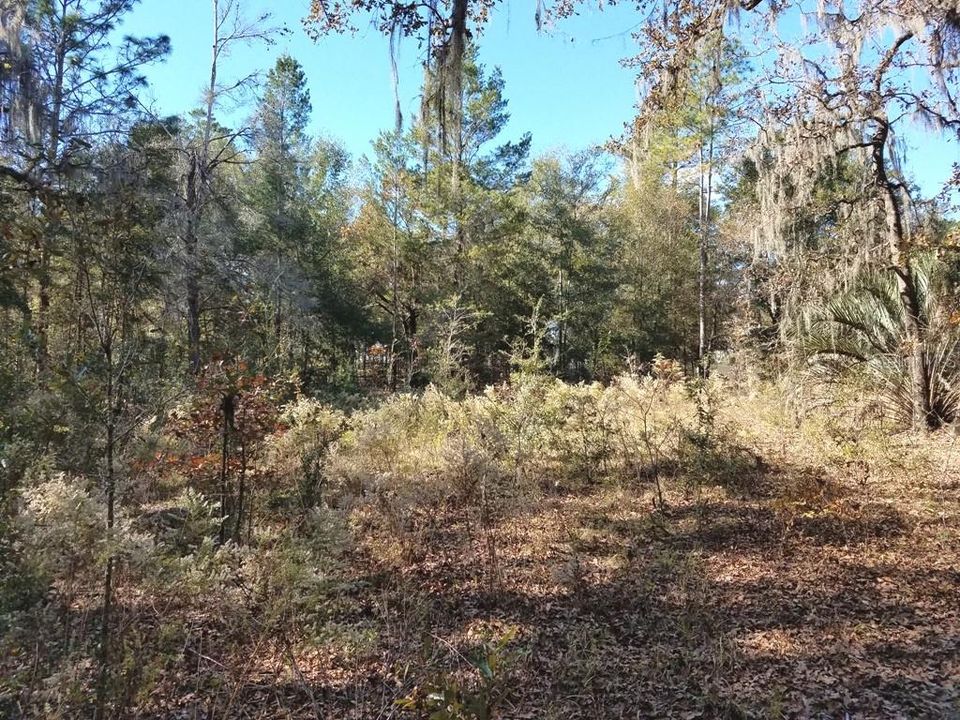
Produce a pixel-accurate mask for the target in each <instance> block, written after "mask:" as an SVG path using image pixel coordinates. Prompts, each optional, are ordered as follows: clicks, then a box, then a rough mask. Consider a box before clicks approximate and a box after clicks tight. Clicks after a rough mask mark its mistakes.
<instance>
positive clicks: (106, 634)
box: [95, 331, 116, 719]
mask: <svg viewBox="0 0 960 720" xmlns="http://www.w3.org/2000/svg"><path fill="white" fill-rule="evenodd" d="M108 332H109V331H108ZM104 354H105V355H106V360H107V445H106V449H105V456H106V457H105V460H106V468H105V474H106V488H105V490H106V496H107V541H108V542H110V543H112V542H113V528H114V512H115V504H116V477H115V474H114V445H115V442H116V407H115V404H116V403H115V399H114V395H115V392H114V381H113V372H114V368H113V348H112V341H110V340H108V341H107V345H106V347H105V348H104ZM113 566H114V557H113V553H112V552H111V553H110V555H109V556H108V557H107V567H106V570H105V571H104V577H103V609H102V614H101V619H100V680H99V682H98V686H97V707H96V715H95V717H96V718H98V719H100V718H104V717H105V714H106V703H107V691H108V682H109V679H110V620H111V613H112V610H113Z"/></svg>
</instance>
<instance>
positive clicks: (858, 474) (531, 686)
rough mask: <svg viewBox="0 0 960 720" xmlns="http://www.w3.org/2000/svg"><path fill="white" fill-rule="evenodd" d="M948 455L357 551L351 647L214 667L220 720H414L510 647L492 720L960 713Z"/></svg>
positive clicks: (369, 541)
mask: <svg viewBox="0 0 960 720" xmlns="http://www.w3.org/2000/svg"><path fill="white" fill-rule="evenodd" d="M938 442H939V443H940V445H941V447H940V452H939V454H938V457H939V458H940V459H941V460H942V461H943V465H942V466H941V467H940V468H939V469H936V468H933V467H931V468H929V470H928V472H926V473H920V474H900V473H899V472H897V471H896V468H894V472H892V473H878V476H875V475H874V474H873V473H872V472H871V470H870V468H869V467H868V466H866V465H865V463H862V462H851V463H849V464H848V465H847V466H846V467H845V468H844V469H841V471H839V472H826V471H825V470H824V469H822V468H817V467H809V466H806V465H804V464H802V463H799V462H798V458H791V457H789V456H784V455H783V453H782V452H779V451H777V450H775V449H773V448H770V447H767V448H756V449H755V452H756V451H757V450H763V451H764V454H763V455H759V454H758V455H756V456H755V458H756V460H755V464H754V469H753V472H752V473H750V474H749V476H748V477H740V478H739V482H738V483H737V484H736V487H731V486H726V487H725V486H723V485H705V486H702V487H699V488H695V489H691V488H676V487H674V488H669V487H668V489H667V491H666V497H665V505H664V508H663V510H662V512H661V511H660V510H658V509H655V508H654V491H653V488H652V487H647V488H644V489H640V490H624V489H599V490H596V491H592V492H587V493H583V494H576V495H557V496H553V497H548V498H547V499H545V500H543V501H542V502H540V503H538V504H537V505H536V506H535V507H534V508H532V509H527V510H526V511H524V512H521V513H519V514H517V515H514V516H511V517H505V518H503V519H501V520H500V521H499V522H498V523H497V524H496V526H495V527H494V528H493V529H492V531H491V532H489V533H481V532H479V531H478V530H477V529H476V528H475V527H470V523H469V522H468V521H467V519H465V518H464V517H458V516H457V515H456V514H454V513H447V514H444V513H440V514H437V515H434V516H433V517H432V518H431V521H432V526H433V528H434V529H435V531H434V532H432V533H431V535H430V538H431V539H430V542H429V544H427V545H421V546H418V547H414V548H403V549H401V554H400V556H398V555H397V549H396V548H391V547H385V546H381V545H378V541H377V540H376V539H375V538H372V537H367V538H363V537H361V539H360V542H359V544H358V545H357V546H356V548H355V551H354V553H353V555H352V556H351V558H350V562H349V563H348V566H349V567H351V568H352V577H351V578H350V581H349V583H348V584H347V585H346V587H348V588H349V589H348V590H346V591H345V597H344V600H345V601H344V602H343V604H342V611H341V616H340V617H338V618H337V619H336V621H335V624H334V626H335V627H336V628H339V632H340V633H341V635H342V637H341V639H340V640H338V641H336V642H331V643H329V644H328V645H327V649H326V650H323V651H321V650H316V649H314V650H311V651H304V652H302V653H301V652H299V651H296V652H297V655H298V656H297V658H296V662H295V663H294V662H292V661H291V660H292V655H291V653H290V652H289V651H288V650H285V649H284V648H282V647H277V646H276V645H277V644H276V643H273V642H272V640H271V639H261V642H260V647H257V646H248V647H246V648H240V649H238V650H239V654H238V655H237V656H236V657H235V659H234V663H233V664H231V665H232V667H231V669H230V670H229V671H228V672H223V670H225V668H222V669H219V668H217V667H215V666H214V663H213V662H212V661H210V662H209V663H207V666H206V671H207V672H212V673H214V674H216V675H218V676H219V677H221V678H222V680H223V682H224V683H226V685H227V686H228V687H230V688H231V689H230V692H229V696H230V704H229V708H230V710H229V711H227V707H226V706H224V705H221V706H220V712H217V711H216V710H214V711H213V712H211V713H210V715H209V716H210V717H213V716H217V717H228V716H231V717H287V716H290V717H301V716H302V717H315V716H317V715H319V716H320V717H329V718H335V717H343V718H387V717H401V716H409V715H408V714H407V712H406V711H400V710H398V707H399V704H398V701H399V700H401V699H402V698H408V701H409V702H410V703H411V704H413V701H414V700H416V699H417V698H418V697H420V698H423V697H425V696H426V694H427V691H428V690H431V689H432V690H434V691H436V690H439V691H443V690H444V689H446V690H447V691H448V693H449V692H450V689H451V688H453V689H454V691H456V690H458V689H460V688H463V689H466V688H469V687H476V686H477V685H478V682H479V683H481V686H482V681H483V675H482V673H481V672H478V671H477V667H479V665H478V664H477V662H476V660H475V658H476V655H471V654H470V652H471V651H470V650H468V649H469V648H472V649H473V651H474V653H475V652H476V649H477V648H478V647H482V643H483V642H484V641H485V640H487V641H488V647H489V640H490V639H494V640H495V639H496V638H497V637H500V636H503V635H504V634H507V637H508V638H512V639H511V640H510V642H509V643H508V644H506V645H505V646H504V649H503V650H500V651H497V650H493V651H491V654H492V655H494V656H495V657H491V656H490V655H487V656H483V655H481V657H484V658H486V659H487V660H489V661H490V664H492V663H493V661H496V662H497V663H498V665H499V666H498V667H497V668H496V670H497V673H498V677H496V678H495V679H494V680H493V681H491V682H490V683H488V685H487V690H486V691H485V692H486V693H487V694H488V695H489V697H486V696H484V702H489V705H491V706H495V707H496V717H502V718H545V719H546V718H567V719H572V718H683V719H684V720H690V719H692V718H742V717H767V718H781V717H783V718H786V717H791V718H793V717H809V718H920V717H924V718H951V717H954V718H955V717H960V564H958V563H960V557H958V548H960V503H958V493H960V463H958V462H956V461H957V460H960V458H958V457H956V456H955V454H954V452H955V451H954V442H955V441H954V439H952V438H949V439H947V438H943V439H941V440H940V441H938ZM901 471H902V472H905V473H907V472H910V471H909V469H907V468H901ZM351 628H352V629H353V631H352V632H351V631H350V629H351ZM361 630H363V631H364V632H360V631H361ZM367 631H369V632H367ZM358 634H359V636H360V639H358V641H357V642H355V643H352V644H351V643H350V642H345V639H346V640H347V641H348V640H349V639H350V638H351V637H357V636H358ZM371 638H373V639H372V640H371ZM263 645H268V646H269V645H273V652H272V653H270V652H264V649H265V648H264V647H263ZM351 645H352V646H353V648H354V649H353V650H350V649H349V648H350V647H351ZM497 653H499V655H502V656H503V657H499V655H497ZM194 659H195V660H197V668H202V667H203V665H204V662H205V661H203V659H202V656H201V658H200V659H197V658H194ZM428 666H443V667H446V668H447V670H446V671H445V674H439V675H437V676H436V677H434V678H432V679H425V678H424V675H423V672H422V669H423V668H424V667H428ZM431 683H432V684H431ZM475 692H476V693H480V694H482V693H483V692H484V691H482V690H476V691H475ZM225 694H226V693H225ZM460 696H461V697H464V698H465V699H466V698H468V697H469V695H468V694H467V693H466V692H465V690H464V692H461V694H460ZM167 700H168V701H170V700H173V698H172V697H167ZM190 704H191V701H190V696H189V695H187V696H181V697H179V698H176V700H175V701H174V703H173V705H168V708H169V709H171V710H172V708H173V707H174V706H176V707H178V708H180V709H181V711H182V709H183V708H185V707H189V706H190ZM183 716H184V717H187V716H189V717H198V716H197V715H192V714H190V713H187V714H186V715H183ZM199 716H206V715H205V714H201V715H199ZM437 717H441V718H442V717H448V716H446V715H438V716H437ZM463 717H473V716H472V715H463Z"/></svg>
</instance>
